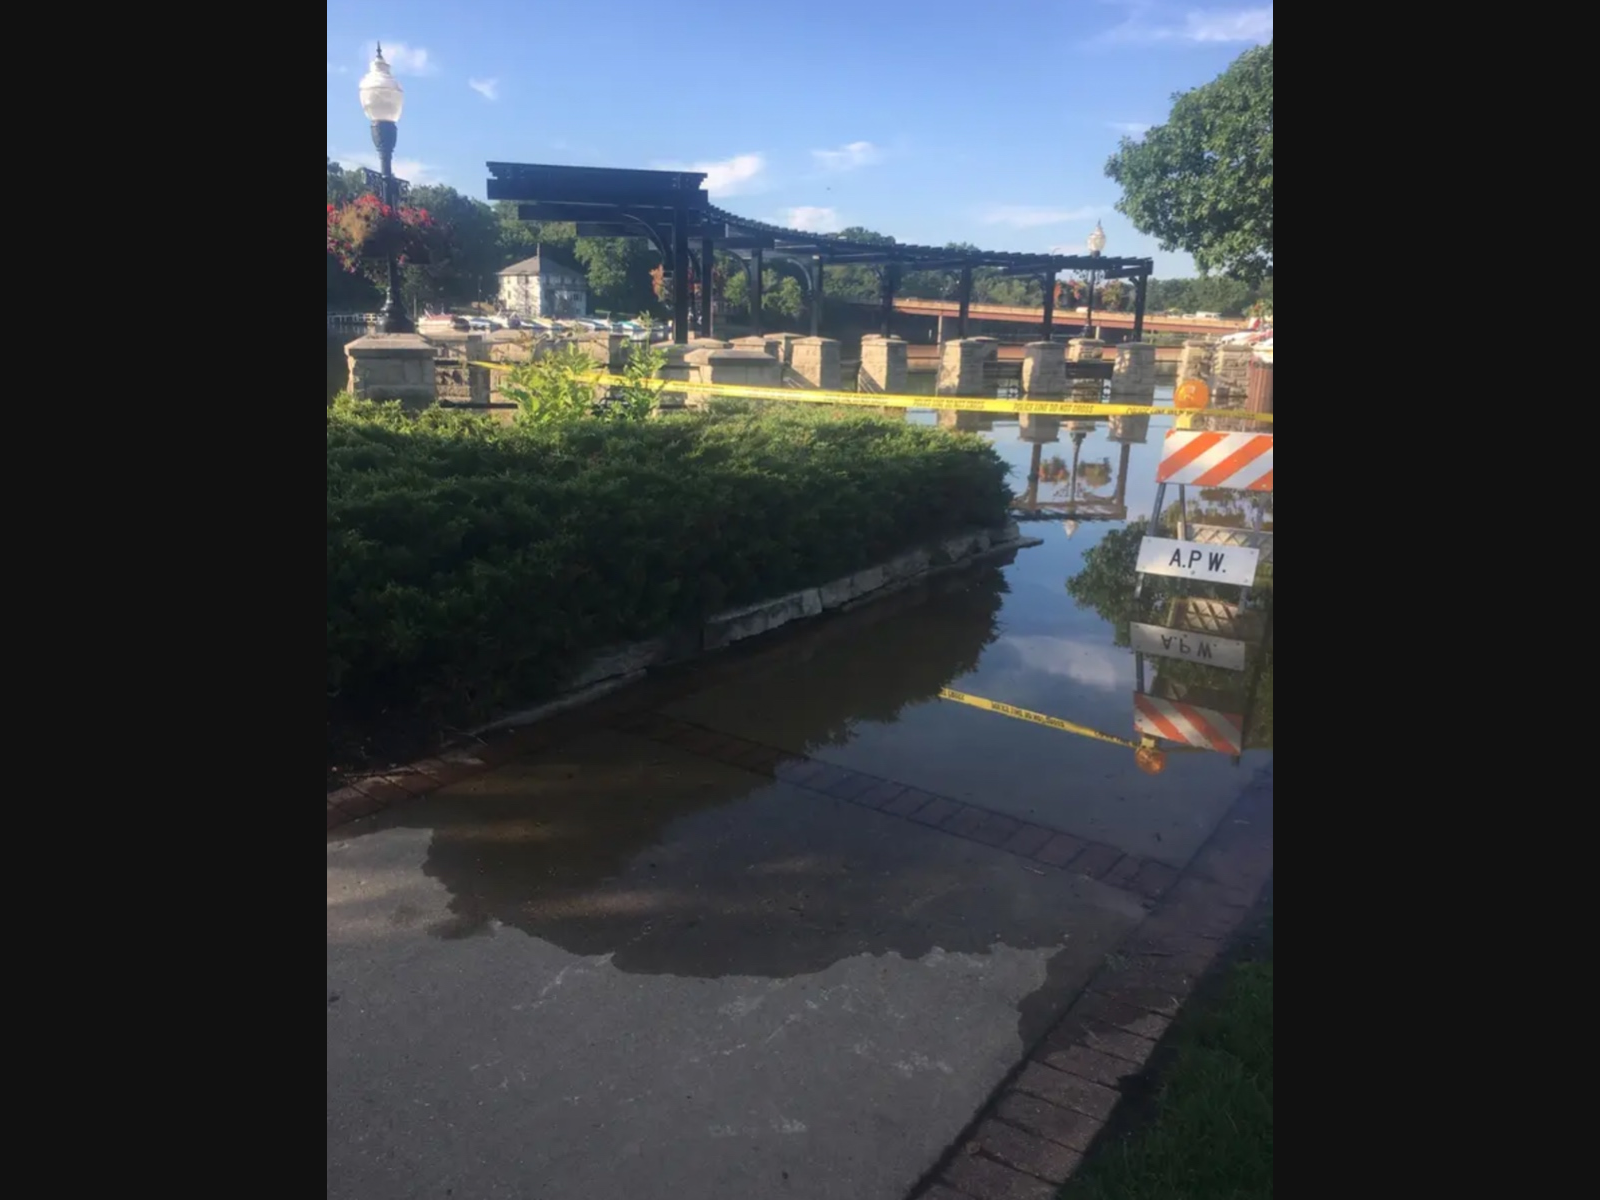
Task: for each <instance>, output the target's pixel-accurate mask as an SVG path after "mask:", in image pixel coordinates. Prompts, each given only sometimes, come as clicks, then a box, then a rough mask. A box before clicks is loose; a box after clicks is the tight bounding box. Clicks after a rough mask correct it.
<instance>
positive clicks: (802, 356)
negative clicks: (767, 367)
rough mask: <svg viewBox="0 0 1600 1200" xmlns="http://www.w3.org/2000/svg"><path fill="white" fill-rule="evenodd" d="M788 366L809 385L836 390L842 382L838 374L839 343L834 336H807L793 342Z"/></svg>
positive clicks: (824, 389)
mask: <svg viewBox="0 0 1600 1200" xmlns="http://www.w3.org/2000/svg"><path fill="white" fill-rule="evenodd" d="M789 365H790V367H791V368H792V369H793V370H794V373H795V374H796V375H798V376H799V377H800V378H801V379H802V380H804V381H805V382H806V384H807V385H808V386H810V387H814V388H820V389H821V390H822V391H825V392H836V391H838V390H839V388H840V385H841V383H842V382H843V381H842V380H841V378H840V375H839V343H838V341H837V340H835V339H834V338H824V337H808V338H800V339H799V340H798V341H796V342H795V344H794V348H793V350H792V351H791V358H790V364H789Z"/></svg>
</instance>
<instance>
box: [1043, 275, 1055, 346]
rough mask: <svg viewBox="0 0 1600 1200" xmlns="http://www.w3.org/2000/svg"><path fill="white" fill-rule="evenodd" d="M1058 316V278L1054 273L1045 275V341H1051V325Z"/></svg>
mask: <svg viewBox="0 0 1600 1200" xmlns="http://www.w3.org/2000/svg"><path fill="white" fill-rule="evenodd" d="M1055 316H1056V276H1055V272H1054V271H1046V272H1045V275H1044V340H1045V341H1047V342H1048V341H1049V340H1050V325H1051V323H1052V322H1053V321H1054V320H1055Z"/></svg>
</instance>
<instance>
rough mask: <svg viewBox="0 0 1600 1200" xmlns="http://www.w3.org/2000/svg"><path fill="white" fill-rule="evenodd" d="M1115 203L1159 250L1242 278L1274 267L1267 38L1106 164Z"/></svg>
mask: <svg viewBox="0 0 1600 1200" xmlns="http://www.w3.org/2000/svg"><path fill="white" fill-rule="evenodd" d="M1106 174H1107V175H1108V176H1110V177H1111V178H1112V179H1114V180H1115V181H1116V182H1117V183H1118V184H1120V185H1121V186H1122V199H1121V200H1119V201H1118V202H1117V211H1118V212H1121V213H1123V214H1125V215H1126V216H1127V217H1128V218H1129V219H1130V220H1132V221H1133V224H1134V228H1136V229H1138V230H1139V231H1140V232H1141V233H1147V234H1150V235H1152V236H1154V237H1156V238H1158V239H1159V240H1160V242H1161V248H1162V249H1163V250H1179V249H1181V250H1186V251H1188V252H1189V253H1190V254H1192V255H1193V256H1194V261H1195V263H1196V264H1197V265H1198V266H1199V267H1200V269H1201V270H1202V271H1205V272H1207V273H1208V274H1209V273H1210V272H1212V271H1221V272H1223V273H1224V274H1227V275H1230V276H1233V277H1234V278H1236V279H1241V280H1244V281H1245V282H1246V283H1251V284H1254V283H1258V282H1260V281H1261V279H1262V278H1263V277H1264V276H1266V275H1269V274H1271V272H1272V43H1271V42H1268V43H1267V44H1266V45H1265V46H1257V47H1255V48H1254V49H1251V50H1246V51H1245V52H1244V53H1243V54H1241V55H1240V56H1239V57H1238V58H1237V59H1235V60H1234V61H1233V64H1232V65H1231V66H1230V67H1229V68H1228V69H1227V70H1226V71H1224V72H1223V73H1222V74H1221V75H1220V76H1218V77H1217V78H1216V79H1214V80H1212V81H1211V82H1210V83H1208V84H1206V85H1205V86H1203V87H1199V88H1195V89H1194V90H1193V91H1189V92H1181V93H1179V94H1177V95H1175V96H1174V97H1173V105H1172V113H1171V115H1170V116H1168V118H1167V123H1166V124H1165V125H1157V126H1156V127H1155V128H1154V129H1151V130H1150V131H1149V132H1147V133H1146V134H1145V135H1144V138H1143V139H1142V140H1140V141H1134V140H1133V139H1132V138H1126V137H1125V138H1123V139H1122V141H1121V143H1120V144H1119V147H1118V149H1117V153H1116V154H1114V155H1113V156H1112V157H1111V159H1110V160H1109V161H1108V162H1107V163H1106Z"/></svg>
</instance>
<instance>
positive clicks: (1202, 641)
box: [1128, 621, 1244, 671]
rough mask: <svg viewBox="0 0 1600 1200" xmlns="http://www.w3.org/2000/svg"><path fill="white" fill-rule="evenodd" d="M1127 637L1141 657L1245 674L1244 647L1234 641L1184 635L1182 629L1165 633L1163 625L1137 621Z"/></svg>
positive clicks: (1209, 635) (1200, 635) (1200, 634)
mask: <svg viewBox="0 0 1600 1200" xmlns="http://www.w3.org/2000/svg"><path fill="white" fill-rule="evenodd" d="M1128 633H1129V640H1130V641H1131V642H1132V643H1133V648H1134V649H1135V650H1137V651H1139V652H1140V653H1141V654H1154V655H1156V656H1157V657H1158V658H1181V659H1183V660H1184V661H1185V662H1197V663H1205V664H1206V665H1207V666H1208V667H1221V668H1222V669H1223V670H1225V671H1242V670H1244V643H1243V642H1237V641H1234V639H1233V638H1225V637H1214V636H1212V635H1211V634H1205V633H1185V632H1184V631H1183V630H1181V629H1164V628H1163V627H1161V626H1160V625H1140V624H1139V623H1138V622H1137V621H1135V622H1132V623H1131V624H1129V626H1128Z"/></svg>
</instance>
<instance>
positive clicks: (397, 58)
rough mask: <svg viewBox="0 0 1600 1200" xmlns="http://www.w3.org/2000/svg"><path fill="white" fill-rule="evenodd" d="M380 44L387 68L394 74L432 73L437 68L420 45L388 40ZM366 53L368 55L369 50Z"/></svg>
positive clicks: (437, 65)
mask: <svg viewBox="0 0 1600 1200" xmlns="http://www.w3.org/2000/svg"><path fill="white" fill-rule="evenodd" d="M380 45H382V46H383V57H384V59H385V61H387V62H388V64H389V69H390V70H391V71H393V72H394V73H395V74H396V75H432V74H434V73H435V72H436V71H438V69H439V64H438V63H436V62H434V61H433V58H432V56H431V55H430V54H429V53H428V51H427V50H426V49H425V48H424V47H422V46H408V45H406V43H404V42H391V41H388V40H385V41H383V42H381V43H380ZM367 53H368V54H369V55H370V54H371V51H370V50H369V51H367Z"/></svg>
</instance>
